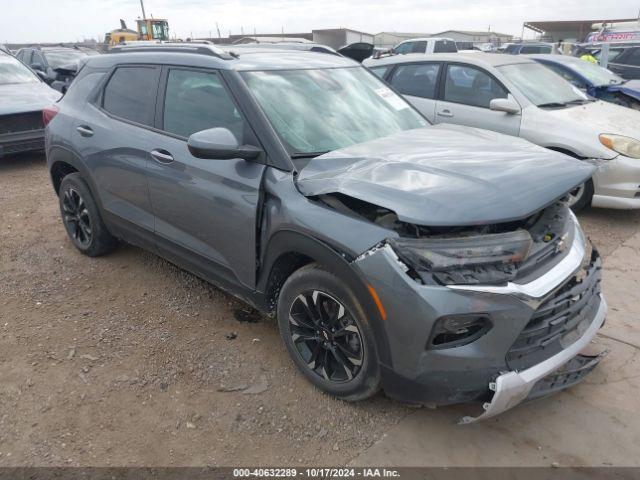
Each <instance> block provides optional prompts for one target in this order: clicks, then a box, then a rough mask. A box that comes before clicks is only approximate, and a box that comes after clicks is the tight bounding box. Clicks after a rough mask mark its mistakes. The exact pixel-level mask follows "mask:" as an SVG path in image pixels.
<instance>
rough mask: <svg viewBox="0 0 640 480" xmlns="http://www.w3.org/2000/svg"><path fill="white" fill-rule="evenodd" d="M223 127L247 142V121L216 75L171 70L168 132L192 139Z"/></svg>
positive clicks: (166, 108)
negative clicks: (190, 136) (192, 135)
mask: <svg viewBox="0 0 640 480" xmlns="http://www.w3.org/2000/svg"><path fill="white" fill-rule="evenodd" d="M216 127H223V128H227V129H229V130H230V131H231V133H233V134H234V135H235V137H236V139H237V140H238V141H240V142H242V141H243V136H244V121H243V119H242V116H241V115H240V112H239V111H238V109H237V108H236V106H235V104H234V103H233V100H232V98H231V95H230V94H229V92H228V91H227V90H226V88H225V87H224V86H223V84H222V80H221V79H220V76H219V75H218V74H216V73H209V72H199V71H195V70H178V69H171V70H170V71H169V78H168V79H167V93H166V95H165V101H164V130H165V131H167V132H169V133H173V134H175V135H179V136H181V137H188V136H189V135H191V134H192V133H195V132H199V131H201V130H207V129H209V128H216Z"/></svg>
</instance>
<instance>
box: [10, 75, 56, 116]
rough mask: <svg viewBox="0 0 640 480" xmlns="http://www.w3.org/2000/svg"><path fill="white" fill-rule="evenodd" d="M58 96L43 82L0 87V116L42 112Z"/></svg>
mask: <svg viewBox="0 0 640 480" xmlns="http://www.w3.org/2000/svg"><path fill="white" fill-rule="evenodd" d="M60 96H61V95H60V92H57V91H55V90H54V89H53V88H51V87H49V86H48V85H47V84H46V83H43V82H37V83H35V82H34V83H17V84H9V85H0V115H7V114H10V113H22V112H33V111H37V110H42V109H43V108H44V107H46V106H48V105H51V104H52V103H54V102H55V101H57V100H58V99H59V98H60Z"/></svg>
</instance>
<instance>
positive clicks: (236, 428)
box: [0, 154, 640, 466]
mask: <svg viewBox="0 0 640 480" xmlns="http://www.w3.org/2000/svg"><path fill="white" fill-rule="evenodd" d="M0 205H1V208H0V466H16V465H38V466H40V465H42V466H48V465H71V466H75V465H81V466H87V465H91V466H124V465H145V466H162V465H173V466H176V465H295V464H304V465H338V464H346V463H348V462H350V461H352V460H353V459H355V458H356V457H358V456H359V455H361V454H362V453H363V452H365V451H366V450H367V449H368V448H369V447H371V446H372V445H374V443H376V442H377V441H379V440H380V438H381V437H382V436H383V435H384V434H385V433H386V432H388V431H390V430H392V429H393V428H394V427H395V426H396V425H398V424H400V423H401V422H402V421H403V420H404V419H407V418H410V416H411V415H412V414H414V413H415V409H412V408H409V407H406V406H403V405H401V404H399V403H397V402H394V401H391V400H389V399H387V398H385V397H384V396H378V397H377V398H375V399H374V400H372V401H367V402H361V403H358V404H346V403H343V402H341V401H337V400H334V399H333V398H331V397H329V396H327V395H324V394H322V393H320V392H319V391H317V390H316V389H315V388H314V387H312V386H311V385H310V384H309V383H308V382H307V381H305V380H304V379H303V378H302V376H301V375H299V374H298V373H297V371H296V369H295V367H294V366H293V364H292V363H291V362H290V360H289V358H288V356H287V353H286V351H285V349H284V347H283V346H282V345H281V342H280V339H279V336H278V332H277V329H276V326H275V324H274V322H273V321H271V320H269V319H264V318H260V317H256V316H255V315H252V314H251V313H249V314H248V315H247V314H246V312H245V311H246V307H245V306H244V305H243V304H242V303H241V302H239V301H237V300H235V299H234V298H233V297H231V296H229V295H227V294H225V293H223V292H221V291H220V290H218V289H217V288H215V287H213V286H211V285H209V284H207V283H205V282H203V281H201V280H199V279H197V278H195V277H194V276H192V275H190V274H188V273H185V272H183V271H181V270H179V269H178V268H176V267H174V266H172V265H171V264H169V263H167V262H165V261H164V260H162V259H160V258H158V257H156V256H154V255H152V254H149V253H147V252H144V251H142V250H139V249H137V248H134V247H130V246H123V247H122V248H120V249H119V250H118V251H116V252H115V253H113V254H112V255H109V256H107V257H103V258H98V259H91V258H88V257H85V256H83V255H80V254H79V253H78V252H77V251H76V250H75V249H74V248H73V246H72V245H71V243H70V241H68V240H67V237H66V235H65V233H64V229H63V226H62V223H61V221H60V219H59V213H58V206H57V198H56V197H55V195H54V192H53V190H52V188H51V185H50V182H49V178H48V174H47V172H46V166H45V162H44V157H43V156H42V155H41V154H37V155H23V156H18V157H12V158H5V159H2V160H0ZM581 220H582V222H583V225H584V227H585V230H586V232H587V233H588V234H589V235H590V236H591V237H592V238H593V240H594V241H595V242H596V244H597V245H598V247H599V248H600V250H601V252H602V253H603V254H604V255H605V257H606V256H607V255H609V254H611V253H612V252H614V251H615V250H616V249H617V248H618V247H619V246H620V245H622V244H623V243H624V242H625V241H626V240H627V239H628V238H630V237H631V236H633V235H634V234H635V233H637V232H638V231H639V230H640V223H639V220H640V212H619V211H604V210H600V211H598V210H589V211H587V212H585V213H584V214H582V215H581ZM238 319H242V320H245V321H239V320H238ZM247 319H249V320H252V321H253V322H247V321H246V320H247ZM458 409H459V407H454V410H453V411H457V410H458ZM443 410H444V411H447V410H450V409H443ZM425 414H426V415H428V414H429V412H428V411H426V413H425ZM446 428H447V429H448V428H450V429H451V430H452V431H455V430H456V429H460V428H462V427H457V426H455V425H454V424H453V423H452V424H451V425H450V426H447V427H446Z"/></svg>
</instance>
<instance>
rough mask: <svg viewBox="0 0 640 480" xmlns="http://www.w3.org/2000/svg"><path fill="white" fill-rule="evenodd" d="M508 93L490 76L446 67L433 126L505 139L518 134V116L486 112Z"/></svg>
mask: <svg viewBox="0 0 640 480" xmlns="http://www.w3.org/2000/svg"><path fill="white" fill-rule="evenodd" d="M508 95H509V93H508V91H507V90H506V88H505V87H504V86H502V85H501V84H500V83H499V82H498V81H497V80H496V79H495V78H494V77H493V76H491V75H489V74H488V73H487V72H485V71H484V70H482V69H479V68H477V67H473V66H471V65H460V64H449V65H447V68H446V72H445V78H444V82H443V85H442V86H441V91H440V99H439V100H438V101H437V102H436V108H435V122H436V123H455V124H457V125H465V126H468V127H477V128H484V129H486V130H493V131H496V132H500V133H506V134H507V135H514V136H518V135H519V134H520V120H521V116H520V115H514V114H509V113H505V112H496V111H493V110H491V109H490V108H489V103H490V102H491V100H493V99H494V98H507V96H508Z"/></svg>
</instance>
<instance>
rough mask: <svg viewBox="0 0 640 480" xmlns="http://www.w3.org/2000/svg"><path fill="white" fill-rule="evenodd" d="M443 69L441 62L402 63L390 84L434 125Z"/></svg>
mask: <svg viewBox="0 0 640 480" xmlns="http://www.w3.org/2000/svg"><path fill="white" fill-rule="evenodd" d="M441 69H442V63H440V62H419V63H400V64H398V65H397V66H396V68H395V69H394V71H393V73H392V74H391V77H390V78H389V83H390V84H391V85H392V86H393V87H394V88H395V89H396V90H397V91H398V92H400V93H401V94H403V95H404V96H405V98H406V99H407V100H408V101H409V102H410V103H411V104H412V105H413V106H415V107H416V108H417V109H418V110H419V111H420V112H421V113H422V114H423V115H424V116H425V117H427V119H428V120H429V121H430V122H432V123H433V122H434V120H435V108H436V100H435V98H436V92H437V85H438V78H439V76H440V70H441Z"/></svg>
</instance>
